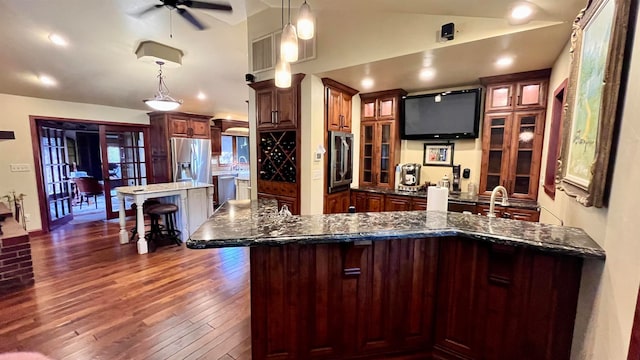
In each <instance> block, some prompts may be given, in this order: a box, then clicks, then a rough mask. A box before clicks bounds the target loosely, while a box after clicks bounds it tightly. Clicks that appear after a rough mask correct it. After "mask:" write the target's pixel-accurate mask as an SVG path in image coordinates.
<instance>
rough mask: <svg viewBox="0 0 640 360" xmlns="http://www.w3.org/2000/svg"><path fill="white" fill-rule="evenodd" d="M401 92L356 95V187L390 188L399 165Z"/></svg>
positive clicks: (399, 90) (390, 91)
mask: <svg viewBox="0 0 640 360" xmlns="http://www.w3.org/2000/svg"><path fill="white" fill-rule="evenodd" d="M404 95H406V92H405V91H404V90H401V89H396V90H388V91H382V92H376V93H369V94H360V99H361V102H362V112H361V116H362V118H361V120H362V122H361V124H360V186H361V187H367V186H373V187H380V188H386V189H391V188H393V186H394V181H395V166H396V164H398V163H399V162H400V129H399V119H400V112H399V107H398V104H399V103H400V99H401V97H402V96H404Z"/></svg>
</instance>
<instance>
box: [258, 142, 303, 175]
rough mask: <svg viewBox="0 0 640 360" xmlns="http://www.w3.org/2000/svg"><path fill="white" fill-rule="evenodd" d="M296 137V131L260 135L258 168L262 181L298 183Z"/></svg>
mask: <svg viewBox="0 0 640 360" xmlns="http://www.w3.org/2000/svg"><path fill="white" fill-rule="evenodd" d="M296 135H297V133H296V131H273V132H261V133H260V145H259V151H260V156H259V158H258V166H259V176H260V179H261V180H268V181H279V182H287V183H295V182H296V181H297V180H296V179H297V166H296V164H297V163H296V146H297V144H296Z"/></svg>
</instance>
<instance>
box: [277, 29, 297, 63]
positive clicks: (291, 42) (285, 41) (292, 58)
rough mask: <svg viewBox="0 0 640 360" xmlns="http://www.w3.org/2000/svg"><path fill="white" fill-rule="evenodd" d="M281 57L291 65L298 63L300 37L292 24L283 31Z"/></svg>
mask: <svg viewBox="0 0 640 360" xmlns="http://www.w3.org/2000/svg"><path fill="white" fill-rule="evenodd" d="M280 57H281V58H282V59H283V60H284V61H286V62H290V63H292V62H296V61H298V35H297V34H296V28H295V27H294V26H293V25H292V24H291V23H288V24H287V25H285V27H284V29H282V38H281V39H280Z"/></svg>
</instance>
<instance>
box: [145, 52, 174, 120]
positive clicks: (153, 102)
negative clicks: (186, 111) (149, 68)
mask: <svg viewBox="0 0 640 360" xmlns="http://www.w3.org/2000/svg"><path fill="white" fill-rule="evenodd" d="M156 64H158V66H159V67H160V70H159V71H158V79H159V82H158V92H157V93H156V95H155V96H154V97H152V98H150V99H146V100H142V101H143V102H144V103H145V104H147V106H149V107H150V108H152V109H154V110H158V111H171V110H175V109H177V108H178V107H179V106H180V105H182V100H176V99H174V98H172V97H171V96H169V89H168V88H167V85H165V83H164V76H162V65H164V62H162V61H156Z"/></svg>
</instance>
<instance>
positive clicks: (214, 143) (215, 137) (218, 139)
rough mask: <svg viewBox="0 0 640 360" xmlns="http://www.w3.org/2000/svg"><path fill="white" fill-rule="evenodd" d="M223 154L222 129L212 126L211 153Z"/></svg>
mask: <svg viewBox="0 0 640 360" xmlns="http://www.w3.org/2000/svg"><path fill="white" fill-rule="evenodd" d="M220 154H222V129H220V128H218V127H214V126H212V127H211V155H214V156H215V155H220Z"/></svg>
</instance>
